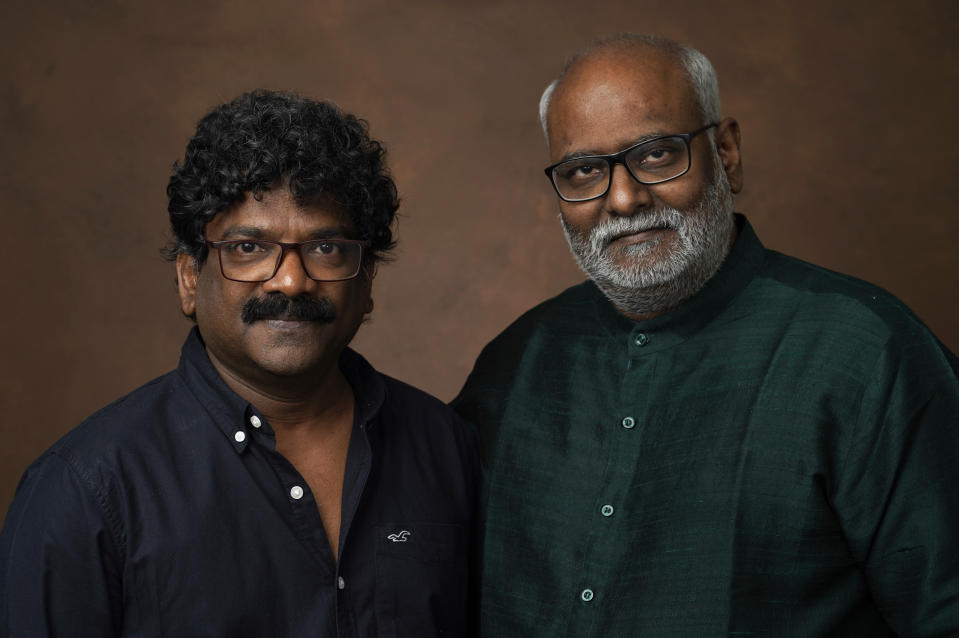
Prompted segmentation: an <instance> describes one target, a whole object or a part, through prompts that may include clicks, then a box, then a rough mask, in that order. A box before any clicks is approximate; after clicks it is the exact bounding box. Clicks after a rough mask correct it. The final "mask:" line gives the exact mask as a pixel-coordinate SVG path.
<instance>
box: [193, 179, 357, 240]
mask: <svg viewBox="0 0 959 638" xmlns="http://www.w3.org/2000/svg"><path fill="white" fill-rule="evenodd" d="M235 226H244V227H249V228H261V229H264V230H271V229H276V230H277V231H282V230H286V229H289V228H297V229H300V230H310V231H312V230H316V229H323V228H341V229H344V230H351V229H352V228H353V221H352V219H351V217H350V216H349V215H348V214H347V213H346V212H345V211H344V210H343V208H342V206H340V205H339V204H337V203H336V201H335V200H334V199H333V197H331V196H323V195H321V196H318V197H313V198H311V199H309V200H307V201H300V200H298V199H296V198H295V197H294V196H293V194H292V193H290V190H289V188H288V187H287V186H285V185H283V186H277V187H274V188H271V189H270V190H268V191H263V192H262V193H261V195H260V197H259V198H257V197H254V196H253V193H252V192H247V193H246V194H245V196H244V198H243V199H242V200H241V201H239V202H237V203H236V204H234V205H232V206H230V207H229V208H227V209H226V210H223V211H220V212H219V213H217V214H216V216H215V217H214V218H213V219H212V220H210V221H209V222H208V223H207V235H208V236H209V233H210V231H213V230H220V231H222V230H225V229H227V228H229V227H235Z"/></svg>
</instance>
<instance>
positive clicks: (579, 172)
mask: <svg viewBox="0 0 959 638" xmlns="http://www.w3.org/2000/svg"><path fill="white" fill-rule="evenodd" d="M623 161H624V162H625V164H626V166H627V167H628V168H629V172H630V173H631V174H632V175H633V177H635V178H636V179H637V180H639V181H640V182H642V183H644V184H655V183H657V182H664V181H667V180H670V179H673V178H674V177H678V176H680V175H682V174H683V173H684V172H686V171H687V170H689V147H688V146H687V145H686V141H685V140H684V139H683V138H682V137H679V136H675V137H662V138H659V139H655V140H650V141H649V142H646V143H643V144H639V145H637V146H635V147H633V148H631V149H629V151H627V152H626V154H625V156H624V157H623ZM611 166H612V161H611V160H609V159H607V158H606V157H582V158H575V159H571V160H569V161H567V162H563V163H562V164H560V165H559V166H557V167H556V168H554V169H553V172H552V177H553V183H554V184H556V190H558V191H559V193H560V195H562V196H563V198H564V199H571V200H585V199H592V198H594V197H599V196H601V195H602V194H603V193H605V192H606V189H608V188H609V184H610V179H611V176H612V171H611Z"/></svg>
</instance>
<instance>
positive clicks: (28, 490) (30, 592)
mask: <svg viewBox="0 0 959 638" xmlns="http://www.w3.org/2000/svg"><path fill="white" fill-rule="evenodd" d="M105 506H106V501H105V499H104V494H103V492H102V491H101V490H98V489H97V488H96V487H95V486H94V484H93V483H92V482H91V481H89V480H85V478H84V477H83V476H82V473H81V472H78V471H77V468H75V467H74V466H72V465H71V464H70V463H69V462H68V461H67V460H65V459H64V458H63V457H61V456H58V455H57V454H56V453H51V452H48V453H47V454H45V455H44V456H43V457H42V458H41V459H40V460H38V461H37V462H36V463H35V464H34V465H33V466H31V467H30V468H29V469H28V470H27V472H26V474H24V477H23V479H22V480H21V481H20V485H19V486H18V488H17V492H16V495H15V497H14V501H13V504H12V505H11V507H10V510H9V512H8V514H7V518H6V521H5V523H4V526H3V531H2V533H0V605H2V607H0V630H2V631H0V633H2V634H3V635H4V636H9V638H42V637H44V636H71V637H73V636H91V637H92V636H97V637H109V636H117V635H119V632H120V627H121V624H122V582H121V576H120V574H121V572H122V569H121V560H120V556H121V553H120V551H119V542H118V529H117V525H116V524H115V520H116V519H115V517H111V516H110V515H109V513H108V510H107V509H106V507H105ZM111 519H112V521H113V523H112V524H111Z"/></svg>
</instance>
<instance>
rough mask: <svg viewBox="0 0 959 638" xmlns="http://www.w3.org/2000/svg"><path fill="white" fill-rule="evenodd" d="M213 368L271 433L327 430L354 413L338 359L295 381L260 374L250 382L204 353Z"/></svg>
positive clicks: (265, 373) (350, 390)
mask: <svg viewBox="0 0 959 638" xmlns="http://www.w3.org/2000/svg"><path fill="white" fill-rule="evenodd" d="M207 356H209V357H210V361H211V363H213V367H214V368H215V369H216V371H217V372H218V373H219V375H220V377H221V378H222V379H223V381H224V382H225V383H226V384H227V385H228V386H229V387H230V389H231V390H233V391H234V392H236V393H237V394H238V395H240V396H241V397H243V399H245V400H246V401H249V402H250V403H251V404H252V405H254V406H255V407H256V409H257V410H258V411H259V412H260V413H261V414H263V416H265V417H266V418H267V420H268V421H269V422H270V425H271V426H272V427H273V429H274V431H276V432H277V433H278V434H279V433H280V432H281V431H284V430H286V431H291V430H301V429H303V428H309V429H326V428H327V427H329V426H331V425H332V424H337V423H340V422H341V421H342V417H343V416H344V414H346V413H348V412H349V413H352V410H353V389H352V387H351V386H350V383H349V381H347V380H346V377H345V376H343V373H342V372H341V371H340V367H339V357H336V358H335V359H333V360H332V361H328V362H326V365H324V366H322V367H321V368H320V369H319V370H316V371H313V372H311V373H310V374H306V375H298V376H296V377H280V376H276V375H272V374H270V373H268V372H263V373H262V374H261V375H260V376H259V377H257V378H255V379H250V378H247V377H241V376H239V375H238V374H237V373H236V372H235V371H233V370H231V369H229V368H227V367H226V366H224V365H223V364H222V363H221V362H220V361H219V360H217V359H216V357H214V356H213V354H212V353H210V352H209V350H208V351H207Z"/></svg>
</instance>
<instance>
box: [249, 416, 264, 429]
mask: <svg viewBox="0 0 959 638" xmlns="http://www.w3.org/2000/svg"><path fill="white" fill-rule="evenodd" d="M250 425H252V426H253V427H255V428H258V427H260V426H261V425H263V424H262V423H260V417H258V416H257V415H255V414H254V415H253V416H251V417H250Z"/></svg>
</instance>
